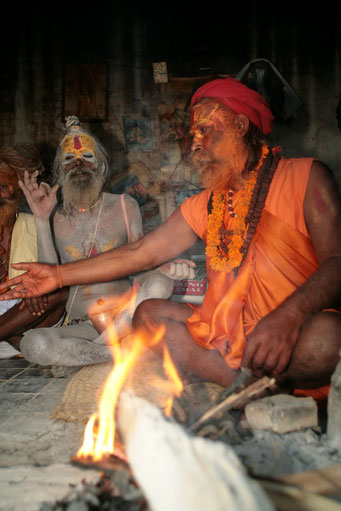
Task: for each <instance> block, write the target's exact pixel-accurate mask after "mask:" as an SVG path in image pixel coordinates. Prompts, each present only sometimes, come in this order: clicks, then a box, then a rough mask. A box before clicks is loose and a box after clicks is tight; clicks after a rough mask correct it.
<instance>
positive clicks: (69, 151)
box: [62, 134, 98, 181]
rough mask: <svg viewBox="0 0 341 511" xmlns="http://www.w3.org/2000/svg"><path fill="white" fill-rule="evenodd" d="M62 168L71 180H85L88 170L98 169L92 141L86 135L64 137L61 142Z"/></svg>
mask: <svg viewBox="0 0 341 511" xmlns="http://www.w3.org/2000/svg"><path fill="white" fill-rule="evenodd" d="M62 166H63V169H64V172H65V173H66V174H70V175H72V178H75V179H77V180H80V181H81V180H83V179H85V180H86V176H87V175H88V174H89V172H88V170H92V171H94V170H96V169H97V168H98V161H97V157H96V153H95V141H94V139H93V138H92V137H90V136H89V135H86V134H77V135H69V136H68V137H66V138H65V139H64V140H63V142H62Z"/></svg>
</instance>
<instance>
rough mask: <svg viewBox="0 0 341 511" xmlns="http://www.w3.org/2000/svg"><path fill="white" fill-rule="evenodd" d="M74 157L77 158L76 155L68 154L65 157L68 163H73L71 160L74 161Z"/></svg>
mask: <svg viewBox="0 0 341 511" xmlns="http://www.w3.org/2000/svg"><path fill="white" fill-rule="evenodd" d="M74 157H75V155H74V154H66V155H65V156H64V161H66V162H68V161H71V160H73V159H74Z"/></svg>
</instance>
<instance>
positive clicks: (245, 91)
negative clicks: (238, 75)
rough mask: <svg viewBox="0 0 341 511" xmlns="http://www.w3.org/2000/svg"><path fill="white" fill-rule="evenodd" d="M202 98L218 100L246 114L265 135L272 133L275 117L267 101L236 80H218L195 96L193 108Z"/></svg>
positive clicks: (192, 102) (198, 91) (192, 103)
mask: <svg viewBox="0 0 341 511" xmlns="http://www.w3.org/2000/svg"><path fill="white" fill-rule="evenodd" d="M201 98H216V99H218V101H220V102H221V103H223V104H224V105H226V106H227V107H228V108H230V109H231V110H233V111H234V112H236V113H237V114H244V115H246V116H247V117H248V119H249V120H250V121H251V122H252V123H253V124H254V125H255V126H257V128H259V129H260V130H261V132H262V133H264V135H268V134H269V133H271V131H272V123H273V120H274V116H273V114H272V112H271V110H270V107H269V104H268V103H267V101H266V100H265V99H264V98H263V96H261V95H260V94H258V92H256V91H254V90H252V89H249V87H247V86H246V85H244V84H243V83H240V82H239V81H238V80H236V79H235V78H218V79H217V80H212V81H211V82H208V83H205V84H204V85H202V86H201V87H199V89H198V90H197V91H196V92H195V93H194V94H193V97H192V100H191V106H193V105H194V104H195V103H196V102H197V101H199V99H201Z"/></svg>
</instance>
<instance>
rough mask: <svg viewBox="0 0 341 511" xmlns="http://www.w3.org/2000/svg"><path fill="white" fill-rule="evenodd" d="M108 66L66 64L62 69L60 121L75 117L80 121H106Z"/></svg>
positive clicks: (103, 64) (99, 64) (98, 64)
mask: <svg viewBox="0 0 341 511" xmlns="http://www.w3.org/2000/svg"><path fill="white" fill-rule="evenodd" d="M108 76H109V74H108V64H107V63H92V64H91V63H87V64H84V63H67V64H65V68H64V89H63V112H62V121H64V119H65V117H67V116H68V115H76V116H77V117H78V118H79V119H80V121H86V122H89V121H106V120H107V115H108V105H107V103H108V97H107V96H108Z"/></svg>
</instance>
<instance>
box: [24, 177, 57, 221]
mask: <svg viewBox="0 0 341 511" xmlns="http://www.w3.org/2000/svg"><path fill="white" fill-rule="evenodd" d="M38 174H39V172H38V171H36V172H34V173H33V174H32V175H31V176H30V174H29V173H28V172H27V171H26V170H25V173H24V181H21V180H19V182H18V184H19V186H20V188H21V189H22V191H23V192H24V194H25V197H26V200H27V202H28V205H29V206H30V208H31V211H32V213H33V214H34V216H36V217H38V218H41V219H48V218H49V216H50V215H51V213H52V210H53V208H54V206H55V205H56V202H57V199H56V193H57V190H58V188H59V185H55V186H53V188H51V187H50V186H49V185H48V184H47V183H40V185H38V183H37V176H38Z"/></svg>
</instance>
